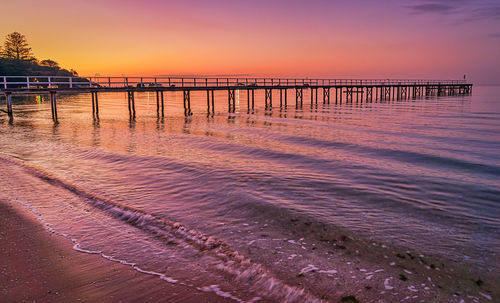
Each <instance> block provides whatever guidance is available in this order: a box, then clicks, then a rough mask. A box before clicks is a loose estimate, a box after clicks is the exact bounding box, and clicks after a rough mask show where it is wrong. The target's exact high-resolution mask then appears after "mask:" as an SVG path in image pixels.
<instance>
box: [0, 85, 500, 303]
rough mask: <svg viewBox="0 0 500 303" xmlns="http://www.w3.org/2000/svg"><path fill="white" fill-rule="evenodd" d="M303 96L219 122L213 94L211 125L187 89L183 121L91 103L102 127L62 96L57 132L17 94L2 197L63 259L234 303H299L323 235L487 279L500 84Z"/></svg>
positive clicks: (3, 126)
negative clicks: (188, 110) (118, 269)
mask: <svg viewBox="0 0 500 303" xmlns="http://www.w3.org/2000/svg"><path fill="white" fill-rule="evenodd" d="M308 93H309V92H308V91H305V96H304V105H303V106H302V107H299V108H296V106H295V99H294V98H295V96H294V92H293V91H289V95H288V106H287V107H280V106H279V92H278V94H276V92H275V96H274V100H273V102H274V107H273V108H272V109H271V110H266V109H265V108H264V96H263V93H262V92H257V93H256V96H255V102H256V103H255V109H254V110H248V109H247V103H246V93H245V91H239V92H237V96H236V97H237V104H236V110H235V113H227V96H226V94H225V92H216V95H215V102H216V106H215V114H214V115H207V114H206V99H205V98H206V95H205V93H204V92H199V93H197V92H194V93H192V96H191V98H192V104H193V105H192V106H193V113H194V114H193V115H192V116H190V117H187V118H186V117H184V115H183V107H182V92H179V93H175V92H170V93H166V94H165V116H164V117H157V115H156V99H155V95H154V94H153V93H140V94H137V95H136V111H137V115H136V118H135V119H134V120H131V119H129V115H128V109H127V101H126V94H124V93H102V94H100V98H99V103H100V116H99V118H98V119H95V118H93V116H92V112H91V101H90V95H89V94H76V95H59V96H58V110H59V123H57V124H55V123H54V122H53V121H52V120H51V117H50V105H49V101H48V97H47V96H43V95H42V96H30V97H18V96H15V97H14V115H15V117H14V120H13V121H12V122H11V123H9V119H8V117H7V116H6V115H5V114H4V113H1V114H0V160H1V161H0V163H1V165H2V170H3V174H4V175H3V176H4V177H5V176H6V175H7V176H8V177H7V178H5V179H4V180H2V192H1V194H0V199H7V200H11V201H17V202H18V203H20V204H22V205H24V206H25V207H28V208H29V209H31V210H32V211H33V212H34V213H35V214H37V215H38V216H39V217H40V220H41V221H43V222H44V223H45V224H47V227H48V228H49V229H50V230H51V231H54V232H56V233H58V234H60V235H63V236H66V237H68V238H69V239H71V240H73V241H74V242H75V248H76V249H79V250H81V251H84V252H94V253H101V254H102V255H104V256H105V257H107V258H109V259H111V260H117V261H120V262H122V263H124V264H129V265H130V264H135V265H134V266H135V267H136V268H137V269H138V270H140V271H144V272H146V273H149V274H156V275H158V276H160V277H161V278H163V279H164V280H166V281H167V282H170V283H179V284H183V285H186V286H189V287H193V288H196V289H197V290H198V291H210V292H215V293H217V294H219V295H220V296H221V297H223V298H229V299H233V300H236V301H238V300H241V301H244V300H246V301H249V300H257V299H259V298H262V297H265V298H270V300H282V299H283V298H290V297H294V298H297V300H298V301H306V300H307V299H309V296H310V294H309V292H308V291H307V288H308V287H309V286H308V285H307V283H306V284H305V285H301V287H302V288H305V289H306V290H305V291H304V290H302V288H301V287H299V288H297V287H295V286H296V283H295V282H294V279H295V274H296V273H297V272H299V271H301V269H302V271H304V270H303V269H304V268H307V266H309V263H308V262H309V260H314V262H317V264H328V262H329V260H330V259H329V258H331V256H330V255H329V254H328V252H327V253H325V252H324V251H323V250H322V249H319V248H321V245H323V243H324V242H325V239H327V240H328V241H331V240H332V241H333V240H334V239H346V238H348V239H356V240H359V241H365V242H366V243H370V244H372V245H373V246H374V247H376V248H374V249H382V248H381V247H391V248H393V249H395V250H398V249H399V250H401V251H406V250H411V251H415V252H418V253H421V254H425V255H426V256H433V257H435V258H442V259H443V260H444V259H445V260H449V261H450V262H453V263H457V264H466V265H467V266H470V267H471V268H475V269H477V270H478V271H480V270H484V271H489V272H493V273H494V272H497V273H498V270H500V268H499V266H498V264H499V262H498V261H499V259H498V256H497V254H498V252H499V251H500V237H499V236H498V235H499V234H500V210H499V203H500V182H499V180H500V152H499V151H500V135H499V134H500V87H487V86H484V87H481V86H475V87H474V88H473V94H472V95H470V96H442V97H435V96H432V97H428V98H426V97H422V98H418V99H415V100H399V101H373V102H364V101H363V102H359V103H358V102H356V101H354V102H353V103H347V104H346V103H345V102H344V103H342V104H335V102H331V103H330V104H323V102H322V101H321V100H319V102H318V104H313V105H311V104H309V103H310V101H309V100H310V99H309V96H308ZM2 98H3V97H2ZM0 104H1V106H2V107H4V106H5V100H4V99H0ZM365 242H363V243H365ZM316 248H318V249H316ZM300 257H302V258H303V259H304V260H301V259H300ZM325 266H326V265H325ZM328 270H329V269H328V268H323V271H324V272H326V273H330V274H331V273H333V272H334V270H331V271H330V272H328ZM305 272H307V270H306V271H305ZM228 276H230V277H232V278H228ZM235 281H236V282H235ZM311 284H313V282H311ZM290 285H294V286H293V287H292V286H290ZM310 287H311V288H314V287H313V286H310ZM312 293H314V291H312ZM312 297H313V296H312Z"/></svg>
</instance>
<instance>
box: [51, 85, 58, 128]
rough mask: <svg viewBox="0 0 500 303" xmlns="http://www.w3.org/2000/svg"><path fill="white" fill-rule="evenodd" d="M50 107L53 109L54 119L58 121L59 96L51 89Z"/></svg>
mask: <svg viewBox="0 0 500 303" xmlns="http://www.w3.org/2000/svg"><path fill="white" fill-rule="evenodd" d="M50 109H51V110H52V119H53V120H54V121H57V98H56V92H55V91H50Z"/></svg>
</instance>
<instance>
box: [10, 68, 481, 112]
mask: <svg viewBox="0 0 500 303" xmlns="http://www.w3.org/2000/svg"><path fill="white" fill-rule="evenodd" d="M216 90H218V91H227V103H228V112H229V113H234V112H235V108H236V105H235V102H236V98H235V95H236V91H246V95H247V106H248V108H249V109H253V108H254V107H255V91H256V90H263V91H264V93H265V98H264V102H265V103H264V104H265V108H266V109H271V108H272V107H273V91H279V98H280V100H279V104H280V107H282V106H287V105H288V100H287V96H288V94H287V92H288V90H294V91H295V106H296V107H302V106H303V104H304V91H305V90H309V91H310V98H311V100H310V104H311V106H312V105H313V104H318V91H319V96H320V98H321V99H322V100H321V101H322V102H323V103H324V104H329V103H330V102H332V103H333V102H335V103H340V104H341V103H343V102H345V103H352V102H373V101H387V100H408V99H415V98H419V97H425V96H448V95H467V94H471V92H472V84H471V83H467V82H466V81H465V80H407V79H405V80H402V79H363V80H361V79H287V78H185V77H168V78H167V77H47V76H44V77H40V76H0V94H4V95H5V98H6V103H7V111H6V112H7V114H8V115H9V117H10V118H11V119H12V117H13V107H12V95H13V94H16V95H26V94H47V95H50V104H51V110H52V118H53V119H54V121H57V119H58V117H57V94H58V93H90V95H91V103H92V114H93V115H94V116H99V93H100V92H126V93H127V101H128V111H129V115H130V117H132V118H135V115H136V111H135V93H137V92H154V93H156V112H157V115H158V116H159V117H160V116H161V117H163V116H164V115H165V103H166V102H165V98H164V92H168V91H182V92H183V105H184V115H186V116H190V115H192V114H193V112H192V110H191V92H193V91H206V97H207V113H209V114H213V113H214V108H215V98H214V91H216Z"/></svg>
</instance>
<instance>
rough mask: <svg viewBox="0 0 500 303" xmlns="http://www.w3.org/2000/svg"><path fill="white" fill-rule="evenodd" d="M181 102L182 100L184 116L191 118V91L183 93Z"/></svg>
mask: <svg viewBox="0 0 500 303" xmlns="http://www.w3.org/2000/svg"><path fill="white" fill-rule="evenodd" d="M183 100H184V116H191V115H192V114H193V113H192V112H191V91H190V90H184V91H183Z"/></svg>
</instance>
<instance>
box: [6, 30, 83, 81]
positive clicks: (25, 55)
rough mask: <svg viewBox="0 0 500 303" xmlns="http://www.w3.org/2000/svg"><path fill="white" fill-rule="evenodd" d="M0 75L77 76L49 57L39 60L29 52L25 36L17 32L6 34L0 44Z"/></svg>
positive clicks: (29, 48) (74, 72)
mask: <svg viewBox="0 0 500 303" xmlns="http://www.w3.org/2000/svg"><path fill="white" fill-rule="evenodd" d="M0 76H61V77H71V76H78V73H77V72H76V71H74V70H72V69H71V70H66V69H63V68H61V67H60V66H59V64H58V63H57V62H56V61H54V60H50V59H46V60H39V59H37V58H36V57H35V56H34V55H33V53H32V52H31V47H30V46H29V44H28V41H27V39H26V37H25V36H24V35H22V34H20V33H18V32H13V33H10V34H8V35H7V37H6V38H5V42H4V43H3V46H1V45H0Z"/></svg>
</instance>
